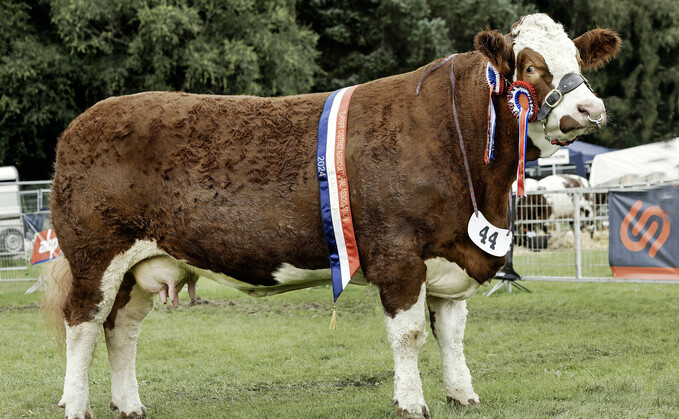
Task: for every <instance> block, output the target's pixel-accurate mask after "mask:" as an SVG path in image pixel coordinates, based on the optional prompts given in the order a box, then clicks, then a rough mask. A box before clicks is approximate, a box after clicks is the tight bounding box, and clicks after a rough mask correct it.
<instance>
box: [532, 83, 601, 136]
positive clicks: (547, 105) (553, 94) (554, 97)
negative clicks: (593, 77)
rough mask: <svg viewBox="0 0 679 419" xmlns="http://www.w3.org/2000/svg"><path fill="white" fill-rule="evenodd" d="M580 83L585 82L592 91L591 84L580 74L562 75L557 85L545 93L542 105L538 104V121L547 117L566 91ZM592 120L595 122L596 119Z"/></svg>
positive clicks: (571, 89) (573, 88)
mask: <svg viewBox="0 0 679 419" xmlns="http://www.w3.org/2000/svg"><path fill="white" fill-rule="evenodd" d="M582 83H585V86H587V88H588V89H589V91H590V92H592V93H594V91H593V90H592V86H590V85H589V82H588V81H587V79H586V78H584V77H583V76H582V75H581V74H578V73H568V74H566V75H565V76H563V77H562V78H561V81H560V82H559V87H557V88H556V89H553V90H552V91H550V92H549V93H547V97H545V101H544V102H543V104H542V106H540V111H539V112H538V118H537V119H538V121H542V120H543V119H545V118H547V115H549V113H550V112H551V111H552V109H554V108H556V106H557V105H558V104H559V103H561V99H563V95H565V94H566V93H568V92H572V91H573V90H575V89H576V88H577V87H578V86H580V85H581V84H582ZM592 122H595V123H596V121H592ZM597 125H598V124H597Z"/></svg>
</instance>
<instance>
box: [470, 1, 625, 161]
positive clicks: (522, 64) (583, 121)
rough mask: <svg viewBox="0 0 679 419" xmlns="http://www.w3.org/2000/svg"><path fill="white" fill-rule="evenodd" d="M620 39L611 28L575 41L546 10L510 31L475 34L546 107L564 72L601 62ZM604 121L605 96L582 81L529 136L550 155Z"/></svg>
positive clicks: (479, 43)
mask: <svg viewBox="0 0 679 419" xmlns="http://www.w3.org/2000/svg"><path fill="white" fill-rule="evenodd" d="M620 43H621V42H620V37H619V36H618V35H617V34H616V33H615V32H613V31H610V30H606V29H594V30H591V31H589V32H587V33H585V34H583V35H582V36H580V37H579V38H576V39H575V40H571V39H569V38H568V35H567V34H566V32H565V31H564V29H563V26H561V24H559V23H556V22H554V21H553V20H552V19H551V18H550V17H549V16H547V15H546V14H534V15H529V16H524V17H522V18H521V19H520V20H519V21H518V22H517V23H515V24H514V26H512V30H511V33H510V34H509V35H507V36H502V34H501V33H500V32H499V31H485V32H481V33H479V34H478V35H477V37H476V47H477V49H478V50H479V51H481V52H482V53H484V54H485V55H486V56H487V57H488V58H489V60H490V61H491V63H493V65H495V66H496V68H498V69H499V70H500V71H501V72H503V74H504V75H505V77H507V78H508V79H511V80H512V81H516V80H523V81H526V82H528V83H530V84H531V85H532V86H533V88H534V90H535V93H536V95H537V100H538V103H539V104H540V106H541V107H542V106H547V105H545V104H544V100H545V97H547V95H548V94H549V93H550V92H551V91H552V90H553V89H554V88H557V87H559V83H560V82H561V80H562V79H563V77H564V76H565V75H567V74H570V73H575V74H581V70H583V69H588V68H596V67H599V66H602V65H603V64H604V63H606V62H608V61H609V60H610V59H611V58H613V56H615V54H617V52H618V51H619V49H620ZM605 124H606V110H605V108H604V104H603V101H602V100H601V99H599V98H598V97H597V96H596V95H595V94H594V93H593V92H592V91H591V90H590V89H589V87H588V86H587V84H586V83H582V84H580V85H579V86H578V87H577V88H575V89H574V90H572V91H570V92H568V93H566V94H564V95H563V97H562V99H561V101H560V102H559V103H558V104H557V105H556V106H555V107H554V108H553V109H552V111H551V112H550V113H549V115H548V116H547V117H546V118H545V119H543V120H542V121H535V122H532V123H530V124H529V125H528V135H529V137H530V139H531V141H532V142H533V144H534V145H535V146H536V147H537V148H538V149H540V155H541V157H548V156H551V155H552V154H554V153H555V152H556V151H557V150H558V149H559V148H560V147H561V145H559V143H561V144H563V143H566V142H568V141H573V140H574V139H575V138H576V137H577V136H579V135H583V134H589V133H591V132H594V131H596V130H597V129H598V128H599V127H600V126H603V125H605ZM553 143H556V144H553Z"/></svg>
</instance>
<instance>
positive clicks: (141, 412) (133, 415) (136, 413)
mask: <svg viewBox="0 0 679 419" xmlns="http://www.w3.org/2000/svg"><path fill="white" fill-rule="evenodd" d="M145 417H146V408H145V407H144V406H139V408H137V409H134V410H133V411H131V412H130V413H125V412H120V419H137V418H145Z"/></svg>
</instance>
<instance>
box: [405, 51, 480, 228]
mask: <svg viewBox="0 0 679 419" xmlns="http://www.w3.org/2000/svg"><path fill="white" fill-rule="evenodd" d="M456 55H457V54H451V55H449V56H447V57H446V58H444V59H443V60H441V62H439V63H438V64H436V65H435V66H434V67H432V68H430V69H429V70H427V71H426V72H425V73H424V74H423V75H422V77H421V78H420V81H419V83H417V88H416V89H415V94H416V95H418V96H419V94H420V87H422V82H423V81H424V79H425V78H426V77H427V76H428V75H430V74H431V73H432V72H433V71H434V70H436V69H438V68H439V67H441V66H442V65H444V64H445V63H447V62H448V61H450V91H451V96H452V102H453V117H455V129H456V130H457V138H458V139H459V140H460V150H461V151H462V161H463V162H464V171H465V173H466V174H467V185H469V195H470V196H471V199H472V206H473V207H474V215H476V216H477V217H478V216H479V208H478V206H477V205H476V195H475V194H474V185H473V184H472V174H471V171H470V170H469V161H467V151H466V150H465V149H464V141H463V140H462V132H461V131H460V121H459V119H458V117H457V107H456V106H455V73H454V71H453V70H454V66H453V63H454V62H455V56H456Z"/></svg>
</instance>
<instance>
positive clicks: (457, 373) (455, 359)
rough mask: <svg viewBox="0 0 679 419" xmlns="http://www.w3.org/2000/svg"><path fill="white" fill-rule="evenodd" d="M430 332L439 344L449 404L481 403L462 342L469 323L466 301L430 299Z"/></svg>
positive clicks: (428, 303)
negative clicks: (473, 386) (475, 391)
mask: <svg viewBox="0 0 679 419" xmlns="http://www.w3.org/2000/svg"><path fill="white" fill-rule="evenodd" d="M427 305H428V306H429V320H430V321H431V329H432V331H433V332H434V336H435V337H436V340H437V341H438V343H439V350H440V352H441V361H442V363H443V381H444V383H445V385H446V396H447V399H448V402H453V403H455V404H460V405H463V406H466V405H469V404H477V403H480V400H479V396H478V395H477V394H476V393H474V389H473V388H472V376H471V374H470V373H469V368H468V367H467V362H466V361H465V358H464V351H463V348H462V339H463V338H464V328H465V324H466V322H467V301H466V300H463V301H454V300H450V299H447V298H438V297H432V296H428V297H427Z"/></svg>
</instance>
